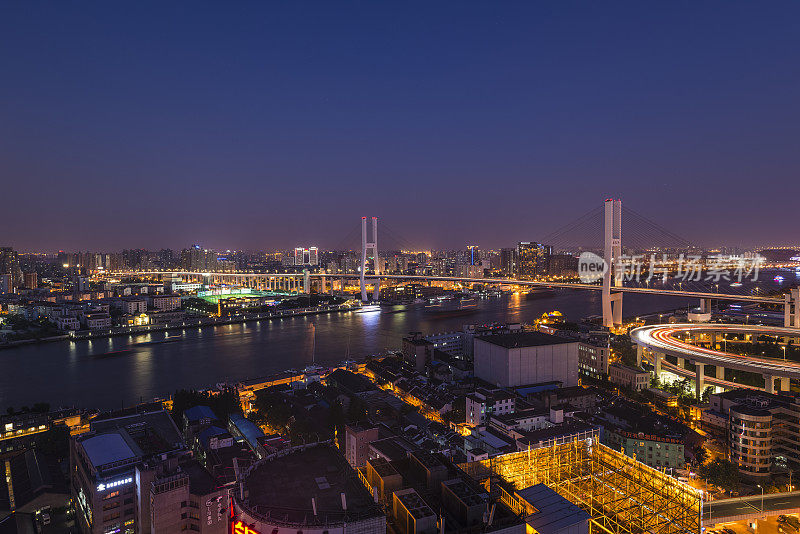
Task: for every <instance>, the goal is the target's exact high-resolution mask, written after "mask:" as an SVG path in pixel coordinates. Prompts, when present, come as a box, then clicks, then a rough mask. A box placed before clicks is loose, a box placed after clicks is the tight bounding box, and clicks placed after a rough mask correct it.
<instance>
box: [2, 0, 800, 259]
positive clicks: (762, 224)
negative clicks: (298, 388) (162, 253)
mask: <svg viewBox="0 0 800 534" xmlns="http://www.w3.org/2000/svg"><path fill="white" fill-rule="evenodd" d="M193 8H194V9H192V10H187V9H182V8H181V7H179V6H162V5H158V6H156V4H140V5H138V6H137V7H136V8H135V9H129V10H122V9H120V8H119V6H102V5H99V4H98V5H95V6H90V8H87V7H86V6H83V7H81V8H78V7H75V6H67V5H56V6H47V7H46V8H45V7H44V6H42V5H36V4H27V3H26V4H16V5H6V6H4V7H3V17H2V22H0V28H2V30H3V31H2V34H3V42H4V44H6V46H5V47H4V48H5V49H6V50H14V53H13V54H4V55H2V57H0V66H1V67H2V68H3V71H4V73H5V83H4V84H3V87H2V88H0V95H2V98H0V113H2V115H3V117H4V120H3V121H2V126H0V140H2V142H1V143H0V157H2V161H3V163H2V165H1V166H0V172H2V175H3V176H4V180H3V182H4V196H5V198H7V199H13V202H6V203H5V204H4V210H3V213H2V215H0V224H2V226H3V228H4V230H5V232H4V234H5V237H4V244H7V245H9V246H13V247H15V248H16V249H18V250H58V249H64V250H92V249H103V250H112V249H121V248H125V247H130V248H160V247H171V248H178V247H181V246H186V245H187V244H189V243H193V242H198V241H200V242H204V243H208V245H209V246H210V247H216V248H219V247H224V248H232V249H234V248H235V249H258V248H287V249H289V248H292V247H294V246H295V245H296V244H297V243H304V242H312V241H313V242H316V243H317V244H318V245H319V246H321V247H326V248H335V244H336V243H338V242H339V241H340V240H341V237H342V236H343V235H344V234H346V233H347V231H348V230H349V227H350V226H351V224H353V223H354V221H357V218H358V217H360V216H362V215H370V216H371V215H377V216H379V217H381V218H382V220H384V221H386V222H388V223H389V224H392V225H394V226H396V227H401V228H402V229H403V236H405V237H406V238H412V237H413V239H415V240H417V241H419V243H415V245H417V246H418V247H420V248H460V247H462V246H463V245H465V244H468V243H473V242H476V243H479V244H482V245H483V246H485V247H487V248H499V247H501V246H503V245H504V243H512V242H516V241H520V240H534V239H541V238H542V237H543V236H544V235H546V234H547V233H549V232H550V231H552V230H554V229H555V228H558V227H559V226H560V224H563V223H564V222H567V221H569V220H571V219H573V218H574V216H577V215H579V214H581V213H583V212H584V211H586V210H587V209H590V208H591V207H593V206H595V205H596V204H597V201H598V200H597V199H601V198H606V197H608V196H612V197H615V198H622V199H623V201H624V202H625V203H626V204H627V205H628V206H631V207H633V208H635V209H636V210H638V211H639V212H643V213H646V214H647V215H648V216H649V217H650V218H652V219H653V220H656V221H660V222H661V223H662V224H664V225H666V226H667V227H669V228H670V229H671V230H673V231H675V232H676V233H678V234H679V235H685V236H687V237H690V238H691V239H692V240H693V241H694V242H696V243H698V244H701V245H706V246H717V245H733V244H736V245H741V246H745V247H751V246H755V245H758V244H761V243H781V242H792V241H794V240H795V239H793V237H794V232H793V229H792V228H791V227H790V225H787V224H785V220H784V219H783V216H784V214H785V213H788V212H791V210H792V209H794V205H793V203H794V201H793V199H794V198H795V197H796V193H797V192H798V186H797V185H796V184H797V182H796V179H795V177H796V176H797V174H798V170H800V161H798V156H797V154H796V151H795V150H794V146H795V145H796V140H797V139H796V137H797V132H796V127H795V126H794V125H795V124H796V123H797V122H798V121H797V119H798V107H797V105H796V102H795V98H794V95H795V94H796V93H797V89H798V86H800V73H799V72H798V71H797V69H793V68H787V65H793V64H794V51H795V50H796V46H795V40H796V36H795V28H794V26H793V20H795V18H796V16H795V15H797V14H798V10H800V8H799V7H798V6H797V5H796V4H789V3H776V4H771V5H769V6H754V5H750V4H743V3H734V4H730V3H725V4H722V3H717V4H715V3H707V4H703V5H696V4H684V5H674V4H671V5H669V6H642V5H640V4H635V3H620V4H615V5H614V6H572V7H564V6H558V7H549V6H548V7H544V6H536V5H529V4H525V5H509V6H503V8H502V9H501V8H498V7H497V6H488V5H481V4H465V5H459V6H458V8H451V7H448V6H443V5H440V6H430V5H422V4H420V5H419V6H418V7H417V9H413V8H412V9H408V10H404V11H399V10H393V9H391V8H390V7H387V6H385V5H358V6H355V5H350V6H341V5H337V6H335V7H334V6H331V5H330V4H325V3H316V4H305V5H291V6H287V5H266V4H265V5H260V6H245V7H241V8H239V9H235V10H225V11H224V12H222V11H220V10H218V9H212V8H211V7H209V6H208V5H204V4H199V5H196V6H193ZM156 9H157V11H156ZM745 193H746V194H745ZM34 212H35V213H36V218H35V219H33V218H31V217H30V215H29V214H30V213H34ZM34 221H35V224H33V222H34Z"/></svg>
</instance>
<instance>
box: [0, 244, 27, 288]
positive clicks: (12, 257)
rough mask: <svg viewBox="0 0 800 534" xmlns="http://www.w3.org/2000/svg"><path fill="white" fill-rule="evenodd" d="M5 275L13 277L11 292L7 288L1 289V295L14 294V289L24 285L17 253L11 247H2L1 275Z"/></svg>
mask: <svg viewBox="0 0 800 534" xmlns="http://www.w3.org/2000/svg"><path fill="white" fill-rule="evenodd" d="M3 274H7V275H10V276H11V282H10V284H11V285H10V287H11V290H10V291H9V290H7V287H0V293H3V292H5V293H13V292H14V289H16V288H17V287H19V286H20V284H22V269H20V267H19V256H18V255H17V251H15V250H14V249H13V248H11V247H0V275H3ZM4 289H5V290H6V291H4Z"/></svg>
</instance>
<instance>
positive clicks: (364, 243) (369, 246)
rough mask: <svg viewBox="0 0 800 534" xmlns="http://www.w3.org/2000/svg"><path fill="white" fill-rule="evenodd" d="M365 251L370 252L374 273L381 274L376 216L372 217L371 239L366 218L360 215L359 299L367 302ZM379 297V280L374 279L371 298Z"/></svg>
mask: <svg viewBox="0 0 800 534" xmlns="http://www.w3.org/2000/svg"><path fill="white" fill-rule="evenodd" d="M367 251H369V252H370V253H371V257H372V259H373V263H374V265H375V274H376V275H378V274H381V265H380V262H379V261H378V218H377V217H372V240H371V241H370V240H369V238H368V237H367V218H366V217H361V301H362V302H367V285H366V280H365V275H366V274H367V257H368V256H369V255H368V254H367ZM379 297H380V282H378V280H376V281H375V291H374V293H373V295H372V300H378V298H379Z"/></svg>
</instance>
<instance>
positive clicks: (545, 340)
mask: <svg viewBox="0 0 800 534" xmlns="http://www.w3.org/2000/svg"><path fill="white" fill-rule="evenodd" d="M475 339H477V340H480V341H485V342H487V343H491V344H492V345H497V346H499V347H503V348H506V349H516V348H520V347H541V346H547V345H560V344H562V343H577V340H575V339H567V338H564V337H560V336H553V335H551V334H545V333H542V332H514V333H511V334H495V335H491V336H480V337H477V338H475Z"/></svg>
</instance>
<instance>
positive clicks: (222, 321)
mask: <svg viewBox="0 0 800 534" xmlns="http://www.w3.org/2000/svg"><path fill="white" fill-rule="evenodd" d="M359 308H361V305H360V304H333V305H326V306H314V307H311V308H295V309H288V310H278V311H274V312H273V311H271V312H266V313H243V314H239V315H231V316H229V317H192V318H187V319H183V320H181V321H175V322H171V323H164V324H157V325H142V326H119V327H114V328H103V329H99V330H81V331H73V332H70V333H69V334H65V335H63V336H51V337H47V338H40V339H35V338H32V339H21V340H17V341H11V342H8V343H3V344H0V349H10V348H14V347H19V346H21V345H32V344H38V343H49V342H54V341H67V340H71V341H79V340H86V339H98V338H106V337H115V336H131V335H137V334H149V333H151V332H165V331H169V330H183V329H185V328H187V327H203V326H217V325H226V324H237V323H247V322H251V321H265V320H271V319H282V318H285V317H299V316H303V315H319V314H325V313H337V312H345V311H353V310H357V309H359Z"/></svg>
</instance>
